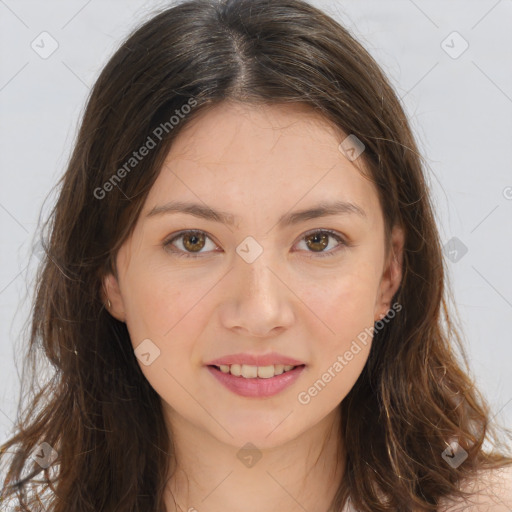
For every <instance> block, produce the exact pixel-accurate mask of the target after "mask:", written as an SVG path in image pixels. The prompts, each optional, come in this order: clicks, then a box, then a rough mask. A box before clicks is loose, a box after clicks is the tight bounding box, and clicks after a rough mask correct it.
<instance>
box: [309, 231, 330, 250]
mask: <svg viewBox="0 0 512 512" xmlns="http://www.w3.org/2000/svg"><path fill="white" fill-rule="evenodd" d="M319 239H320V240H321V241H318V240H319ZM306 240H307V241H308V242H309V241H311V240H313V246H312V245H309V247H310V248H311V249H320V250H323V249H325V248H326V247H327V246H328V245H329V235H327V234H326V233H314V234H312V235H309V236H307V237H306ZM314 246H316V247H314Z"/></svg>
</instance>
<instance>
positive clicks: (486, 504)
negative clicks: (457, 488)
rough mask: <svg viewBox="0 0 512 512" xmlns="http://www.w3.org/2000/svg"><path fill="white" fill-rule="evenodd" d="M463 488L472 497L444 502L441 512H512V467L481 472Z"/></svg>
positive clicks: (441, 505) (440, 508)
mask: <svg viewBox="0 0 512 512" xmlns="http://www.w3.org/2000/svg"><path fill="white" fill-rule="evenodd" d="M461 488H462V490H464V491H466V492H470V493H471V497H470V498H467V499H464V498H458V499H457V500H455V499H452V500H450V501H448V500H446V501H442V502H441V503H440V507H439V512H463V511H464V512H510V511H512V465H508V466H504V467H502V468H499V469H490V470H485V471H481V472H480V473H479V474H478V476H477V477H476V478H474V479H472V480H471V481H468V482H466V483H465V484H463V485H462V486H461Z"/></svg>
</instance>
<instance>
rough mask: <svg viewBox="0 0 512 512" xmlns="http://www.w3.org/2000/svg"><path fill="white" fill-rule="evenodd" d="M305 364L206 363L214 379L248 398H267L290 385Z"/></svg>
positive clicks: (298, 375)
mask: <svg viewBox="0 0 512 512" xmlns="http://www.w3.org/2000/svg"><path fill="white" fill-rule="evenodd" d="M305 367H306V365H305V364H301V365H297V366H293V365H279V364H276V365H268V366H251V365H245V364H243V365H239V364H232V365H218V366H217V365H208V366H207V369H208V371H209V372H210V374H211V375H213V376H214V377H215V379H216V380H217V381H218V382H220V383H221V384H222V385H223V386H224V387H226V388H227V389H228V390H230V391H231V392H233V393H235V394H237V395H239V396H243V397H248V398H268V397H271V396H274V395H277V394H278V393H280V392H281V391H283V390H284V389H286V388H288V387H289V386H291V385H292V384H293V383H294V382H295V381H296V380H297V379H298V378H299V377H300V375H301V374H302V372H303V371H304V369H305Z"/></svg>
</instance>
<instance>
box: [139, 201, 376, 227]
mask: <svg viewBox="0 0 512 512" xmlns="http://www.w3.org/2000/svg"><path fill="white" fill-rule="evenodd" d="M167 213H185V214H188V215H193V216H194V217H199V218H201V219H206V220H211V221H213V222H221V223H223V224H226V225H230V226H234V225H235V223H236V222H237V220H238V217H235V216H234V215H233V214H231V213H228V212H224V211H217V210H213V209H212V208H209V207H207V206H204V205H201V204H198V203H187V202H182V201H170V202H169V203H166V204H164V205H162V206H155V207H153V208H152V209H151V211H150V212H149V213H148V214H147V217H153V216H155V215H163V214H167ZM354 214H355V215H358V216H359V217H362V218H364V219H367V215H366V212H365V211H364V210H363V209H362V208H361V207H360V206H359V205H357V204H355V203H350V202H347V201H335V202H333V203H328V202H325V201H323V202H320V203H318V204H316V205H314V206H313V207H310V208H307V209H304V210H298V211H295V212H291V213H285V214H284V215H282V216H281V217H280V218H279V221H278V224H279V226H280V227H281V228H284V227H287V226H290V225H292V224H298V223H300V222H304V221H306V220H310V219H317V218H320V217H327V216H330V215H354Z"/></svg>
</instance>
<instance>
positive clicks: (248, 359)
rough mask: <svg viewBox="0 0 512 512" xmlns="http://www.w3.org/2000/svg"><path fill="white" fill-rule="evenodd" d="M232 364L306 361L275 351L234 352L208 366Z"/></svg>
mask: <svg viewBox="0 0 512 512" xmlns="http://www.w3.org/2000/svg"><path fill="white" fill-rule="evenodd" d="M221 364H222V365H231V364H240V365H242V364H247V365H250V366H270V365H276V364H289V365H292V366H300V365H303V364H304V363H303V362H302V361H298V360H297V359H292V358H291V357H286V356H283V355H281V354H277V353H275V352H271V353H270V354H262V355H254V354H232V355H230V356H225V357H220V358H219V359H214V360H213V361H209V362H208V363H206V365H207V366H212V365H213V366H220V365H221Z"/></svg>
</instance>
